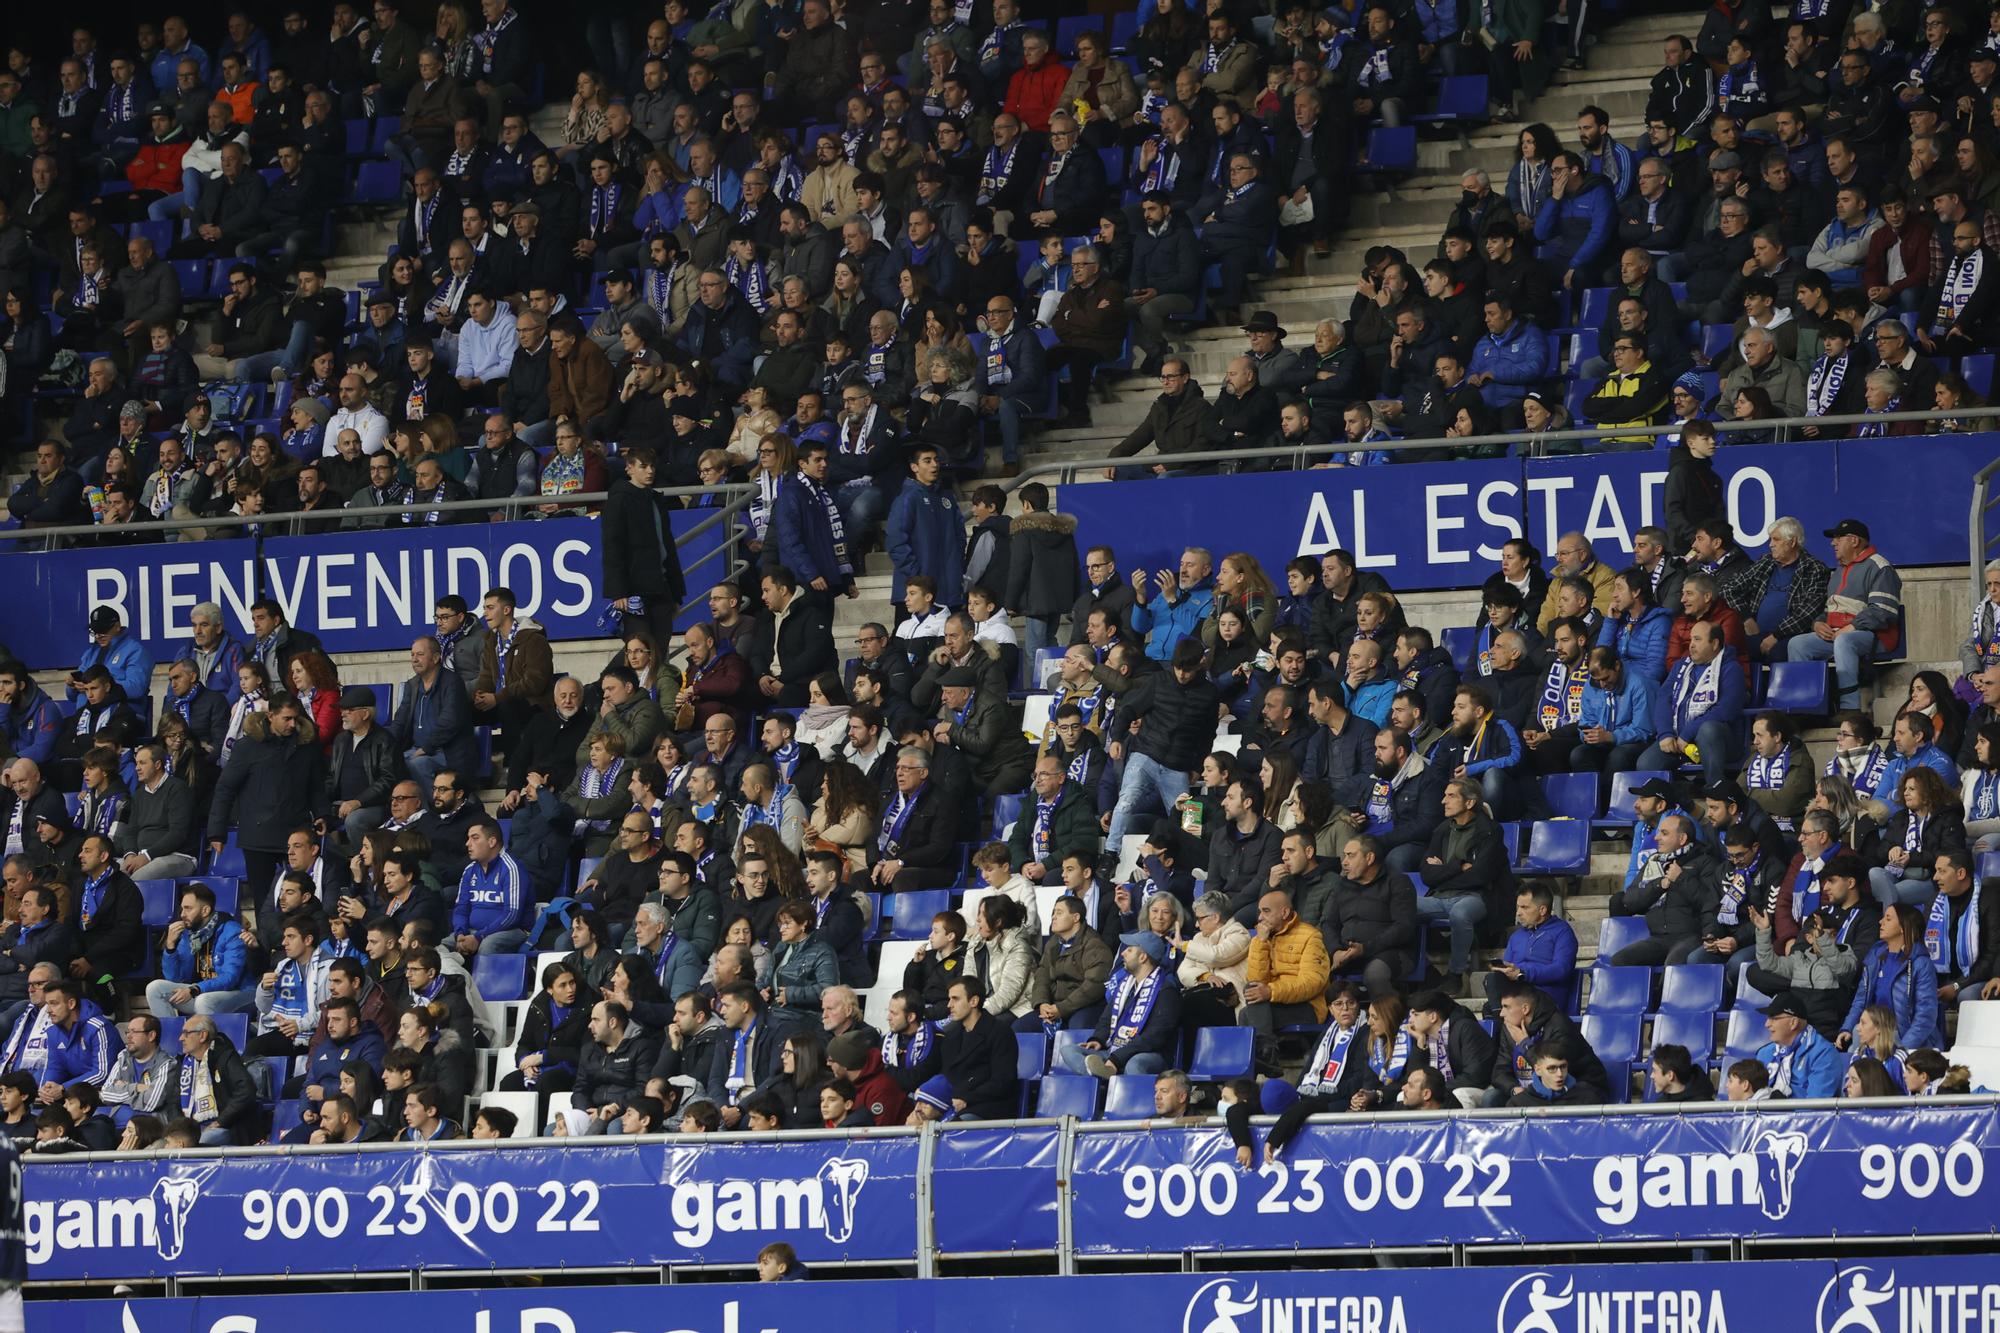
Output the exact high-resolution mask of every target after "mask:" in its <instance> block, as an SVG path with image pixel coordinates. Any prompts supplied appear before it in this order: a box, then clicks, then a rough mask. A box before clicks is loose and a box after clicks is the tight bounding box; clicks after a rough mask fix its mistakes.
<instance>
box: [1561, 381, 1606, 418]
mask: <svg viewBox="0 0 2000 1333" xmlns="http://www.w3.org/2000/svg"><path fill="white" fill-rule="evenodd" d="M1603 382H1604V381H1602V380H1583V379H1579V380H1571V381H1570V383H1569V387H1568V388H1567V389H1564V390H1563V408H1564V410H1565V411H1567V412H1568V413H1569V414H1570V416H1571V417H1572V418H1574V419H1575V420H1577V421H1582V422H1587V421H1589V420H1590V414H1589V413H1588V412H1585V411H1584V410H1583V405H1584V404H1585V403H1586V402H1588V401H1589V400H1590V395H1592V394H1594V393H1596V392H1597V386H1598V385H1600V384H1602V383H1603Z"/></svg>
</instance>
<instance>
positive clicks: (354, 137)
mask: <svg viewBox="0 0 2000 1333" xmlns="http://www.w3.org/2000/svg"><path fill="white" fill-rule="evenodd" d="M341 128H343V129H345V130H346V131H347V137H346V138H345V139H344V140H343V143H344V145H345V147H344V150H343V151H345V152H346V154H347V155H348V156H349V157H366V156H368V121H367V120H366V118H363V117H357V118H355V119H353V120H349V121H343V122H342V123H341Z"/></svg>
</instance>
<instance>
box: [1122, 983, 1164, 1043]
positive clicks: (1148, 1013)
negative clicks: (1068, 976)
mask: <svg viewBox="0 0 2000 1333" xmlns="http://www.w3.org/2000/svg"><path fill="white" fill-rule="evenodd" d="M1166 984H1167V970H1166V969H1165V968H1163V967H1156V968H1154V969H1153V970H1152V971H1151V972H1148V973H1147V974H1146V979H1145V980H1144V981H1140V980H1138V979H1136V978H1134V977H1133V976H1132V974H1131V973H1129V972H1128V973H1126V974H1125V981H1124V984H1123V985H1121V986H1119V988H1118V993H1117V995H1115V996H1113V997H1112V1000H1111V1035H1110V1045H1111V1046H1112V1048H1113V1049H1116V1048H1118V1047H1120V1046H1126V1045H1130V1044H1131V1043H1132V1042H1133V1041H1135V1040H1137V1039H1138V1036H1139V1034H1140V1033H1141V1032H1144V1031H1145V1030H1146V1021H1147V1020H1148V1019H1149V1018H1151V1017H1152V1014H1153V1006H1154V1005H1155V1004H1156V1003H1158V1002H1159V998H1160V988H1161V987H1162V986H1164V985H1166Z"/></svg>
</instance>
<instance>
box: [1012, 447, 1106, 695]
mask: <svg viewBox="0 0 2000 1333" xmlns="http://www.w3.org/2000/svg"><path fill="white" fill-rule="evenodd" d="M1020 501H1021V512H1020V513H1019V514H1017V515H1016V516H1015V517H1014V519H1013V521H1012V522H1011V523H1010V524H1009V525H1008V540H1007V545H1008V552H1007V585H1006V587H1005V588H1004V589H1001V590H999V591H1000V592H1001V600H1002V602H1003V604H1004V605H1005V606H1006V608H1007V609H1008V610H1009V611H1011V612H1013V613H1015V614H1016V615H1019V616H1021V617H1022V618H1023V620H1024V621H1025V623H1026V634H1025V636H1024V638H1023V642H1022V647H1021V651H1022V655H1023V656H1024V657H1026V658H1027V659H1028V661H1029V662H1033V661H1034V658H1035V653H1036V651H1037V650H1039V649H1042V648H1047V647H1051V646H1053V645H1054V644H1055V643H1056V642H1057V639H1056V628H1057V624H1058V622H1059V621H1060V620H1061V619H1062V615H1063V613H1064V612H1065V611H1068V610H1070V609H1071V608H1072V607H1074V606H1075V605H1077V597H1078V595H1079V594H1081V593H1082V591H1083V583H1082V580H1081V578H1080V577H1079V576H1078V572H1077V570H1078V563H1079V562H1078V560H1077V553H1076V520H1075V519H1074V518H1072V517H1070V516H1069V515H1068V514H1055V513H1051V512H1049V488H1048V487H1047V486H1045V485H1043V484H1042V483H1041V482H1038V481H1031V482H1029V483H1028V484H1027V485H1025V486H1023V487H1022V488H1021V490H1020ZM1112 591H1114V592H1123V593H1124V594H1125V596H1126V597H1127V598H1129V597H1130V596H1131V589H1130V588H1129V587H1127V586H1126V585H1124V584H1122V583H1120V584H1117V585H1116V586H1115V587H1114V588H1113V589H1112ZM1081 632H1082V631H1081V629H1079V630H1078V633H1079V635H1080V634H1081ZM1031 683H1033V682H1031Z"/></svg>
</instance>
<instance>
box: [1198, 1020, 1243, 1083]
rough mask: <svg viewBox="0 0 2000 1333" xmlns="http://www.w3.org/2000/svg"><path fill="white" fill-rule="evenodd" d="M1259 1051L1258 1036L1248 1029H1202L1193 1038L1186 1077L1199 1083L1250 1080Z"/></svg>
mask: <svg viewBox="0 0 2000 1333" xmlns="http://www.w3.org/2000/svg"><path fill="white" fill-rule="evenodd" d="M1256 1050H1257V1034H1256V1033H1255V1032H1253V1031H1251V1030H1250V1029H1249V1028H1234V1027H1231V1028H1219V1027H1218V1028H1201V1029H1199V1030H1198V1031H1196V1033H1195V1034H1194V1056H1193V1058H1192V1059H1190V1060H1189V1061H1188V1070H1187V1075H1188V1077H1189V1078H1190V1079H1192V1080H1194V1081H1195V1082H1196V1083H1220V1082H1223V1081H1224V1080H1227V1079H1232V1078H1248V1077H1249V1076H1250V1072H1251V1069H1252V1068H1253V1067H1254V1065H1255V1056H1256Z"/></svg>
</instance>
